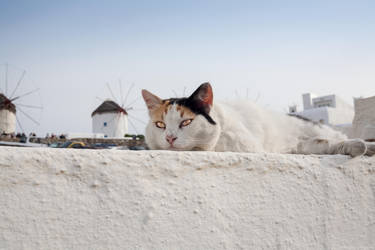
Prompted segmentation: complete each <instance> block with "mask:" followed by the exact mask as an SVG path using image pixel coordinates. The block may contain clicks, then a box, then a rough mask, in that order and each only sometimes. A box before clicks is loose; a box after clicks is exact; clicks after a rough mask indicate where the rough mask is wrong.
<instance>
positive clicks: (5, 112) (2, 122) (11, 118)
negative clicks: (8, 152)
mask: <svg viewBox="0 0 375 250" xmlns="http://www.w3.org/2000/svg"><path fill="white" fill-rule="evenodd" d="M15 132H16V106H15V105H14V104H13V103H12V102H11V101H10V100H9V99H8V98H7V97H6V96H5V95H3V94H1V93H0V134H2V133H6V134H11V133H15Z"/></svg>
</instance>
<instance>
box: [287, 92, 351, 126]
mask: <svg viewBox="0 0 375 250" xmlns="http://www.w3.org/2000/svg"><path fill="white" fill-rule="evenodd" d="M302 100H303V111H298V110H297V109H296V106H291V107H289V112H290V114H291V115H296V116H299V117H302V118H305V119H308V120H311V121H314V122H319V123H323V124H327V125H332V126H344V127H345V126H351V123H352V121H353V117H354V109H353V107H352V106H351V105H349V104H347V103H346V102H345V101H343V100H342V99H341V98H339V97H338V96H336V95H327V96H319V97H316V96H314V95H313V94H311V93H307V94H303V95H302Z"/></svg>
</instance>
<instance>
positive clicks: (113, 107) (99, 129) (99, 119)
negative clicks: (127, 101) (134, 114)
mask: <svg viewBox="0 0 375 250" xmlns="http://www.w3.org/2000/svg"><path fill="white" fill-rule="evenodd" d="M91 117H92V131H93V133H94V134H104V137H112V138H123V137H124V135H125V134H126V133H127V132H128V113H127V112H126V110H125V109H124V108H122V107H121V106H120V105H118V104H117V103H116V102H114V101H112V100H105V101H104V102H103V103H102V104H100V105H99V106H98V107H97V108H96V109H95V110H94V112H92V114H91Z"/></svg>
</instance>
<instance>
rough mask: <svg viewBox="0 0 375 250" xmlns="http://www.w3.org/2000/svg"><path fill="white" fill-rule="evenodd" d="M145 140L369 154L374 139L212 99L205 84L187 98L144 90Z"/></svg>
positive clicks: (176, 146)
mask: <svg viewBox="0 0 375 250" xmlns="http://www.w3.org/2000/svg"><path fill="white" fill-rule="evenodd" d="M142 96H143V99H144V101H145V103H146V106H147V108H148V111H149V117H150V120H149V122H148V124H147V126H146V133H145V140H146V144H147V145H148V147H149V148H150V149H152V150H179V151H191V150H202V151H218V152H224V151H231V152H274V153H298V154H345V155H351V156H352V157H355V156H360V155H364V154H366V155H369V156H371V155H374V154H375V143H370V142H365V141H363V140H361V139H348V138H347V137H346V135H344V134H342V133H341V132H338V131H336V130H334V129H332V128H330V127H328V126H325V125H321V124H319V125H317V124H313V123H312V122H307V121H303V120H301V119H298V118H296V117H292V116H288V115H285V114H281V113H276V112H272V111H269V110H266V109H263V108H261V107H259V106H258V105H256V104H254V103H252V102H250V101H244V100H242V101H234V102H230V103H224V102H216V101H215V102H213V91H212V87H211V85H210V83H208V82H207V83H203V84H201V85H200V86H199V87H198V89H197V90H195V91H194V93H193V94H192V95H191V96H189V97H184V98H170V99H164V100H163V99H161V98H159V97H158V96H156V95H154V94H152V93H150V92H149V91H147V90H142Z"/></svg>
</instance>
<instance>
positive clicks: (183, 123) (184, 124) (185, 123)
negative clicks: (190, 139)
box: [180, 119, 193, 128]
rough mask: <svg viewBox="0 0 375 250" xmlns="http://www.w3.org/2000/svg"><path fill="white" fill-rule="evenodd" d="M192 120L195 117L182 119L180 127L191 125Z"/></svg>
mask: <svg viewBox="0 0 375 250" xmlns="http://www.w3.org/2000/svg"><path fill="white" fill-rule="evenodd" d="M192 121H193V119H187V120H184V121H182V122H181V123H180V128H181V127H185V126H187V125H189V124H190V123H191V122H192Z"/></svg>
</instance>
